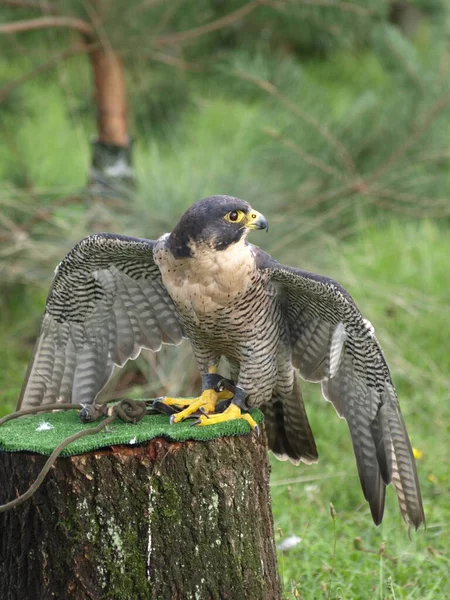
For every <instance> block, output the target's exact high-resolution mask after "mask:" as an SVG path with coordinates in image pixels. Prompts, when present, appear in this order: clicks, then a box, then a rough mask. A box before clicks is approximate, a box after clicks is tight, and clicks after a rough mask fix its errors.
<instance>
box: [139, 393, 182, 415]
mask: <svg viewBox="0 0 450 600" xmlns="http://www.w3.org/2000/svg"><path fill="white" fill-rule="evenodd" d="M177 412H180V409H178V408H176V407H175V406H168V405H167V404H164V396H160V397H159V398H155V400H153V402H152V403H151V404H150V406H149V407H148V409H147V414H148V415H158V414H162V415H174V414H175V413H177Z"/></svg>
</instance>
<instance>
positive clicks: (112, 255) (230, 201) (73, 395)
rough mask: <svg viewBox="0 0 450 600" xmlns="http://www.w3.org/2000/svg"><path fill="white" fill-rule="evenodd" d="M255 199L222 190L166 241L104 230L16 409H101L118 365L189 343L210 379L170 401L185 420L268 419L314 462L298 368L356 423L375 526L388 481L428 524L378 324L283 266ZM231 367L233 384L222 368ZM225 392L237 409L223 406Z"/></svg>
mask: <svg viewBox="0 0 450 600" xmlns="http://www.w3.org/2000/svg"><path fill="white" fill-rule="evenodd" d="M267 229H268V223H267V220H266V218H265V217H264V216H263V215H262V214H261V213H259V212H258V211H256V210H254V209H253V208H252V207H251V206H250V205H249V204H248V203H247V202H244V201H243V200H240V199H238V198H233V197H230V196H212V197H210V198H205V199H203V200H200V201H199V202H197V203H195V204H194V205H192V206H191V207H190V208H189V209H188V210H187V211H186V212H185V214H184V215H183V216H182V217H181V219H180V221H179V223H178V224H177V225H176V227H175V228H174V230H173V231H172V232H171V233H170V234H168V233H167V234H165V235H163V236H162V237H160V238H159V239H158V240H157V241H152V240H146V239H140V238H133V237H126V236H122V235H114V234H108V233H96V234H94V235H90V236H89V237H87V238H85V239H83V240H82V241H81V242H79V243H78V244H77V245H76V246H75V247H74V248H73V249H72V250H70V252H69V253H68V254H67V256H66V257H65V258H64V260H63V261H62V262H61V264H60V265H59V266H58V267H57V269H56V271H55V276H54V279H53V282H52V285H51V288H50V292H49V295H48V298H47V304H46V309H45V313H44V316H43V320H42V325H41V331H40V335H39V338H38V340H37V343H36V347H35V350H34V354H33V357H32V359H31V361H30V365H29V368H28V372H27V375H26V379H25V382H24V385H23V388H22V391H21V394H20V398H19V403H18V408H28V407H35V406H39V405H41V404H45V403H53V402H74V403H93V402H94V401H95V398H96V396H97V394H98V393H99V392H100V390H101V389H102V388H103V387H104V385H105V384H106V382H107V381H108V379H109V378H110V376H111V374H112V371H113V368H114V366H115V365H118V366H123V365H124V364H125V362H126V361H127V360H129V359H134V358H136V357H137V356H138V354H139V352H140V350H141V348H148V349H150V350H152V351H154V352H157V351H158V350H159V349H160V347H161V344H162V343H167V344H179V343H180V342H181V341H182V339H183V338H187V339H188V340H189V342H190V344H191V346H192V349H193V352H194V355H195V358H196V361H197V364H198V368H199V370H200V373H201V375H202V393H201V395H200V396H199V397H198V398H195V399H182V398H168V397H166V398H163V399H162V400H161V399H160V400H159V402H160V403H162V404H164V405H165V406H170V405H174V406H175V407H176V408H177V410H179V412H176V413H174V414H173V415H172V417H171V421H172V422H173V423H177V422H179V421H182V420H183V419H186V418H187V417H190V416H192V415H193V414H196V415H198V414H199V413H200V417H199V418H198V419H197V424H198V425H199V426H208V425H210V424H213V423H218V422H222V421H226V420H231V419H244V420H246V421H247V422H248V423H249V424H250V426H251V427H252V428H256V423H255V421H254V420H253V419H252V417H251V415H250V414H249V413H248V410H249V409H251V408H253V407H260V408H261V409H262V411H263V413H264V422H265V428H266V432H267V438H268V445H269V448H270V449H271V450H272V451H273V452H274V454H275V455H276V456H277V457H278V458H280V459H282V460H285V459H290V460H291V461H292V462H293V463H296V464H298V463H299V462H300V461H303V462H305V463H308V464H309V463H314V462H316V461H317V460H318V454H317V449H316V445H315V442H314V437H313V434H312V432H311V429H310V426H309V422H308V418H307V415H306V411H305V406H304V403H303V398H302V394H301V390H300V385H299V380H298V374H300V376H301V377H302V378H303V379H304V380H306V381H315V382H319V381H320V382H321V385H322V392H323V395H324V396H325V398H326V399H327V400H329V401H330V402H331V403H332V404H333V405H334V407H335V409H336V412H337V413H338V415H339V416H340V417H342V418H344V419H345V420H346V421H347V423H348V427H349V430H350V435H351V439H352V443H353V449H354V453H355V457H356V464H357V468H358V473H359V478H360V482H361V487H362V490H363V493H364V496H365V498H366V500H367V501H368V503H369V505H370V509H371V512H372V517H373V520H374V522H375V524H377V525H378V524H379V523H380V522H381V520H382V517H383V511H384V500H385V488H386V486H387V485H388V484H389V483H392V484H393V486H394V488H395V490H396V493H397V496H398V500H399V504H400V510H401V513H402V516H403V518H404V519H405V521H406V522H407V523H409V524H411V525H413V526H414V527H415V528H416V529H417V528H418V527H419V525H420V524H421V523H424V521H425V516H424V512H423V507H422V500H421V495H420V488H419V482H418V477H417V472H416V466H415V461H414V457H413V453H412V450H411V445H410V442H409V438H408V434H407V431H406V428H405V424H404V421H403V418H402V415H401V412H400V407H399V403H398V399H397V394H396V392H395V389H394V386H393V383H392V380H391V376H390V373H389V369H388V366H387V363H386V360H385V358H384V355H383V352H382V350H381V348H380V345H379V343H378V341H377V338H376V337H375V335H374V331H373V328H372V326H371V325H370V323H369V321H367V320H366V319H364V318H363V316H362V315H361V313H360V312H359V310H358V308H357V307H356V305H355V303H354V301H353V299H352V297H351V296H350V294H349V293H348V292H347V291H346V290H345V289H344V288H343V287H341V286H340V285H339V284H338V283H336V282H335V281H333V280H332V279H329V278H327V277H323V276H321V275H315V274H314V273H309V272H306V271H302V270H300V269H295V268H293V267H289V266H285V265H282V264H280V263H278V262H277V261H276V260H275V259H274V258H272V257H271V256H270V255H269V254H266V253H265V252H263V251H262V250H261V249H260V248H258V247H257V246H254V245H252V244H250V243H249V242H248V241H247V239H246V238H247V234H248V232H249V231H250V230H267ZM222 357H223V358H224V359H225V360H226V361H227V362H228V365H229V370H230V380H231V381H232V382H233V387H232V391H230V388H229V389H228V390H227V389H223V386H220V385H219V386H218V383H219V381H220V380H222V377H221V376H220V375H219V374H218V372H217V369H218V366H219V361H220V359H221V358H222ZM224 399H228V406H227V407H226V408H225V409H223V407H221V409H220V410H219V408H218V405H219V404H222V405H223V404H224Z"/></svg>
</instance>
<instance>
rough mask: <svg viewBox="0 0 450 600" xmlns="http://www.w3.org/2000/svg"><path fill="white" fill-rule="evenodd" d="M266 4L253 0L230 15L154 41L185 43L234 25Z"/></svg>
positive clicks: (263, 1) (262, 0) (159, 43)
mask: <svg viewBox="0 0 450 600" xmlns="http://www.w3.org/2000/svg"><path fill="white" fill-rule="evenodd" d="M265 4H268V5H270V2H266V1H265V0H253V1H252V2H249V3H248V4H244V6H241V7H240V8H238V9H237V10H234V11H233V12H231V13H229V14H228V15H225V16H224V17H220V19H216V20H215V21H211V22H210V23H206V24H205V25H200V26H199V27H194V28H193V29H188V30H187V31H180V32H179V33H171V34H169V35H164V36H161V37H158V38H156V39H154V40H153V43H154V44H156V45H158V46H166V45H170V44H184V43H185V42H187V41H189V40H192V39H195V38H197V37H200V36H202V35H204V34H205V33H211V32H213V31H217V30H218V29H222V28H223V27H228V26H229V25H233V23H236V22H237V21H240V20H241V19H242V18H244V17H246V16H247V15H248V14H250V13H251V12H252V11H254V10H255V9H256V8H259V7H260V6H263V5H265Z"/></svg>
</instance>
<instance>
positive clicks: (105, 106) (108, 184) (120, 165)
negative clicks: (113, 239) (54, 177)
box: [89, 47, 134, 194]
mask: <svg viewBox="0 0 450 600" xmlns="http://www.w3.org/2000/svg"><path fill="white" fill-rule="evenodd" d="M89 58H90V60H91V66H92V72H93V75H94V85H95V107H96V112H97V130H98V137H97V139H96V140H94V142H93V143H92V148H93V155H92V167H91V172H90V182H89V189H90V191H91V192H95V193H98V194H108V193H110V192H111V191H112V192H117V191H122V193H125V191H126V188H127V187H128V188H132V186H133V182H134V172H133V168H132V142H131V139H130V137H129V133H128V107H127V95H126V82H125V69H124V65H123V62H122V60H121V58H120V57H119V55H118V54H117V53H116V52H114V51H113V50H112V49H111V48H103V47H102V48H99V49H98V50H95V51H93V52H91V53H90V54H89Z"/></svg>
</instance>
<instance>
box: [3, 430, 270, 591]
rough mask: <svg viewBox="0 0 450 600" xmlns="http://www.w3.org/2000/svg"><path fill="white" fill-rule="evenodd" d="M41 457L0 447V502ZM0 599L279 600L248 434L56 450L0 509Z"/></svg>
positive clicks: (266, 509) (260, 477) (259, 447)
mask: <svg viewBox="0 0 450 600" xmlns="http://www.w3.org/2000/svg"><path fill="white" fill-rule="evenodd" d="M44 461H45V457H43V456H40V455H35V454H30V453H7V452H2V453H0V480H1V481H2V486H1V487H0V502H1V503H3V502H6V501H8V500H10V499H11V498H13V497H15V496H16V495H17V494H18V493H22V492H23V491H25V489H26V488H28V486H29V485H30V483H31V482H32V481H33V480H34V479H35V477H36V475H37V474H38V471H39V470H40V468H41V466H42V465H43V463H44ZM0 526H1V545H0V598H2V600H29V599H30V598H39V600H47V599H50V598H51V599H55V598H56V599H62V598H64V599H65V600H72V599H76V600H91V599H92V600H94V599H95V600H100V599H104V600H146V599H155V600H165V599H168V600H169V599H170V600H175V599H177V600H188V599H192V600H197V599H198V600H206V599H217V600H219V599H229V600H245V599H249V600H277V599H279V598H281V595H280V586H279V579H278V574H277V564H276V553H275V545H274V532H273V521H272V512H271V505H270V495H269V466H268V462H267V457H266V448H265V444H264V440H263V439H257V438H256V436H254V435H248V436H241V437H234V438H231V437H230V438H221V439H217V440H214V441H210V442H185V443H175V442H169V441H166V440H164V439H162V438H159V439H155V440H152V441H150V442H148V443H146V444H144V445H140V446H134V447H133V446H116V447H113V448H108V449H103V450H97V451H94V452H90V453H88V454H84V455H79V456H73V457H69V458H59V459H58V461H57V463H56V465H55V466H54V468H53V469H52V470H51V471H50V473H49V475H48V476H47V479H46V480H45V481H44V483H43V485H42V486H41V488H40V489H39V490H38V491H37V493H36V494H35V495H34V496H33V497H32V498H31V500H29V501H28V502H26V503H25V504H23V505H22V506H20V507H18V508H16V509H15V510H13V511H9V512H7V513H4V514H1V515H0Z"/></svg>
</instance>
